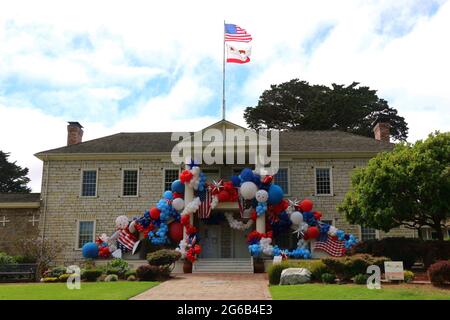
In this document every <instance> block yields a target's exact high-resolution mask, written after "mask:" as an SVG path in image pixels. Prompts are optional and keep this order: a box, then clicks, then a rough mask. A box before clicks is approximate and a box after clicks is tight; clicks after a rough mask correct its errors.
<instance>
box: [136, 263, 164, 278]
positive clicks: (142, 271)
mask: <svg viewBox="0 0 450 320" xmlns="http://www.w3.org/2000/svg"><path fill="white" fill-rule="evenodd" d="M159 274H160V269H159V267H158V266H152V265H142V266H139V267H138V268H137V270H136V277H137V278H138V279H139V280H140V281H155V280H157V279H159Z"/></svg>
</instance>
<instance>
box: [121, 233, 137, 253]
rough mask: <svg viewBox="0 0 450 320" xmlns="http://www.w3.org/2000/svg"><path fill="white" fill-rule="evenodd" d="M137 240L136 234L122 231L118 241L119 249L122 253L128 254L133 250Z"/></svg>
mask: <svg viewBox="0 0 450 320" xmlns="http://www.w3.org/2000/svg"><path fill="white" fill-rule="evenodd" d="M136 241H137V238H136V236H135V235H134V234H132V233H130V232H129V231H128V230H120V234H119V238H118V239H117V242H118V243H117V247H118V248H119V249H120V250H121V251H122V252H127V251H131V250H133V247H134V244H135V243H136Z"/></svg>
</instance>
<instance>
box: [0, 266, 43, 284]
mask: <svg viewBox="0 0 450 320" xmlns="http://www.w3.org/2000/svg"><path fill="white" fill-rule="evenodd" d="M36 270H37V264H36V263H18V264H1V265H0V282H18V281H35V280H36Z"/></svg>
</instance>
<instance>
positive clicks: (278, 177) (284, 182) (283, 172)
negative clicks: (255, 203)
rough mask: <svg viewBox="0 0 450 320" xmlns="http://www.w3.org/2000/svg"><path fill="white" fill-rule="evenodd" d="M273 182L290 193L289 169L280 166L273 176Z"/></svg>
mask: <svg viewBox="0 0 450 320" xmlns="http://www.w3.org/2000/svg"><path fill="white" fill-rule="evenodd" d="M273 182H274V183H275V184H277V185H279V186H280V187H281V189H283V191H284V194H289V169H288V168H279V169H278V172H277V174H275V175H274V176H273Z"/></svg>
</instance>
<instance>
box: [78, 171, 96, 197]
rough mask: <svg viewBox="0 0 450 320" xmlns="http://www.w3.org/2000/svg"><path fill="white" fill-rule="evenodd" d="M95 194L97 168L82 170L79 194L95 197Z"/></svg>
mask: <svg viewBox="0 0 450 320" xmlns="http://www.w3.org/2000/svg"><path fill="white" fill-rule="evenodd" d="M96 195H97V170H83V175H82V182H81V196H82V197H95V196H96Z"/></svg>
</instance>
